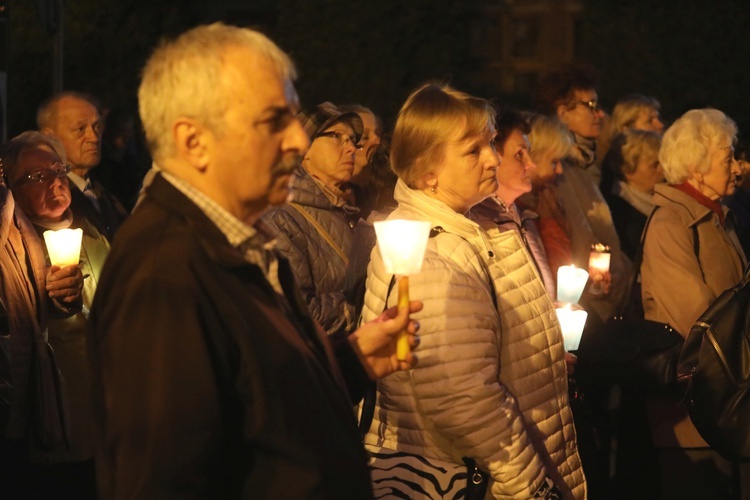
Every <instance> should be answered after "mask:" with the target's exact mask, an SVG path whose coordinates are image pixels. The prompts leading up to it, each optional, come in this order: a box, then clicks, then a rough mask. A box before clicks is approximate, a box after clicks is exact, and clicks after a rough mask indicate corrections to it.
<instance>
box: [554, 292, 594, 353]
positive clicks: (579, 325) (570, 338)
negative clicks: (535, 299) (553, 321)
mask: <svg viewBox="0 0 750 500" xmlns="http://www.w3.org/2000/svg"><path fill="white" fill-rule="evenodd" d="M555 312H557V320H558V321H559V322H560V329H561V330H562V335H563V345H564V346H565V350H566V351H575V350H576V349H578V344H580V342H581V335H582V334H583V327H584V326H585V325H586V317H587V316H588V313H587V312H586V311H584V310H583V309H578V308H575V309H574V308H572V307H571V306H570V304H567V305H566V306H565V307H560V308H557V309H555Z"/></svg>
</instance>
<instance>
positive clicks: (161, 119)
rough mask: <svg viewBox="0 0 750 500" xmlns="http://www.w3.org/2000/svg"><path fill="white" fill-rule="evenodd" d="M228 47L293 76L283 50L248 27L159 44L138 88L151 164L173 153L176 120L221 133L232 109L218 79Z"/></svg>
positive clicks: (200, 30) (212, 29)
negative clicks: (195, 122)
mask: <svg viewBox="0 0 750 500" xmlns="http://www.w3.org/2000/svg"><path fill="white" fill-rule="evenodd" d="M231 48H247V49H250V50H252V51H253V52H255V53H256V54H258V55H259V56H260V57H262V58H264V59H267V60H268V61H269V62H270V63H271V64H272V66H273V67H274V68H275V70H276V71H277V72H278V74H279V75H280V76H281V77H282V78H283V79H284V80H287V81H293V80H294V79H295V78H296V76H297V75H296V71H295V68H294V64H293V63H292V61H291V59H290V58H289V56H288V55H286V53H284V51H282V50H281V49H280V48H279V47H278V46H277V45H276V44H275V43H273V42H272V41H271V40H270V39H269V38H268V37H266V36H265V35H263V34H262V33H259V32H257V31H254V30H251V29H248V28H239V27H237V26H228V25H226V24H223V23H214V24H210V25H204V26H198V27H196V28H193V29H191V30H189V31H186V32H185V33H183V34H182V35H180V36H179V37H177V38H176V39H175V40H172V41H166V42H162V43H161V44H160V45H159V47H157V49H156V50H155V51H154V53H153V54H152V55H151V57H150V58H149V60H148V62H147V63H146V66H145V68H144V69H143V77H142V79H141V85H140V87H139V89H138V108H139V112H140V116H141V121H142V123H143V128H144V130H145V132H146V140H147V142H148V146H149V149H150V150H151V154H152V156H153V157H154V159H155V160H157V161H159V160H160V159H162V158H165V157H168V156H170V155H172V154H174V144H173V141H172V126H173V124H174V122H175V121H176V120H177V119H178V118H180V117H188V118H193V119H196V120H199V121H200V122H201V123H203V124H204V125H205V126H206V127H208V128H209V129H210V130H211V131H212V132H214V133H216V134H218V135H221V134H222V133H223V118H222V117H223V116H224V113H226V111H227V109H228V108H229V106H230V105H231V102H230V96H231V94H230V92H229V90H230V89H227V88H225V85H224V84H223V79H222V75H223V71H224V69H225V68H224V56H225V55H226V52H227V50H228V49H231Z"/></svg>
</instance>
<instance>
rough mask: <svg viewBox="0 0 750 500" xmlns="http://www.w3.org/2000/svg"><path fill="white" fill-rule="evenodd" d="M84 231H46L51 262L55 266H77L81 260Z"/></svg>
mask: <svg viewBox="0 0 750 500" xmlns="http://www.w3.org/2000/svg"><path fill="white" fill-rule="evenodd" d="M82 237H83V230H82V229H59V230H57V231H51V230H50V231H45V232H44V242H45V243H46V244H47V252H48V253H49V260H50V263H51V264H52V265H53V266H60V267H64V266H77V265H78V261H79V260H80V259H81V238H82Z"/></svg>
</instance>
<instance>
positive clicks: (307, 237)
mask: <svg viewBox="0 0 750 500" xmlns="http://www.w3.org/2000/svg"><path fill="white" fill-rule="evenodd" d="M292 195H293V200H294V204H295V205H296V207H295V206H290V204H286V205H282V206H280V207H278V208H274V209H272V210H270V211H269V212H268V213H267V214H266V215H265V216H264V220H265V221H266V222H268V223H269V224H270V225H271V226H272V227H274V229H276V231H277V233H278V234H277V240H276V241H277V243H276V248H278V250H279V252H281V254H282V255H284V256H285V257H286V258H287V259H289V264H290V265H291V266H292V270H293V271H294V276H295V277H296V278H297V283H298V284H299V287H300V290H302V294H303V295H304V296H305V299H306V300H307V305H308V307H309V308H310V313H311V314H312V317H313V318H315V319H316V320H317V321H318V323H320V324H321V326H322V327H323V329H324V330H325V331H326V332H327V333H328V334H329V335H330V334H333V333H336V332H342V331H348V330H350V329H351V328H352V326H353V324H354V308H353V307H352V306H351V305H349V304H348V303H347V301H346V297H345V296H344V292H343V289H344V278H345V275H346V268H347V264H348V256H349V254H350V252H351V248H352V233H353V227H354V225H355V223H356V221H357V219H358V218H359V216H358V211H357V209H356V208H355V207H352V206H349V205H344V206H343V207H336V206H334V205H333V204H332V203H331V202H330V200H329V199H328V198H327V197H326V195H325V194H324V193H323V190H322V189H321V188H320V186H319V185H318V184H317V183H316V182H315V181H314V180H313V178H312V177H310V174H308V173H307V172H306V171H305V170H304V169H302V168H299V169H298V170H297V171H296V172H295V176H294V180H293V183H292ZM299 210H304V211H305V212H306V213H308V214H309V215H310V216H311V217H312V218H313V219H315V221H316V222H317V223H318V224H320V226H322V227H323V229H325V231H326V232H327V233H328V235H330V237H331V239H332V240H333V241H334V242H335V244H336V245H337V247H338V249H339V250H340V251H341V252H342V253H343V255H344V256H346V257H347V261H345V260H344V259H342V257H341V256H340V255H339V252H337V251H336V250H335V249H334V248H333V247H332V246H331V245H330V244H329V243H328V242H327V241H326V240H325V238H324V237H323V236H322V235H321V233H320V231H319V230H318V229H317V228H316V227H315V226H314V225H313V224H311V223H310V221H308V220H307V219H306V218H305V217H304V216H303V214H301V213H300V212H299Z"/></svg>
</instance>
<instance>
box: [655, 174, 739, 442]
mask: <svg viewBox="0 0 750 500" xmlns="http://www.w3.org/2000/svg"><path fill="white" fill-rule="evenodd" d="M653 200H654V203H655V204H656V206H657V207H659V208H658V209H657V211H656V212H655V213H654V215H653V218H652V220H651V224H650V226H649V228H648V230H647V235H646V241H645V244H644V249H643V262H642V264H641V279H642V298H643V307H644V311H645V315H646V319H650V320H654V321H660V322H663V323H669V324H670V325H672V327H673V328H674V329H675V330H677V331H678V332H680V334H681V335H682V336H683V337H686V336H687V334H688V333H689V332H690V328H691V327H692V325H693V323H694V322H695V320H696V319H698V317H699V316H700V315H701V314H702V313H703V311H705V310H706V308H708V306H709V305H710V304H711V303H712V302H713V301H714V300H715V299H716V297H718V296H719V294H721V293H722V292H723V291H724V290H726V289H727V288H729V287H731V286H733V285H735V284H736V283H737V282H738V281H739V280H740V279H741V278H742V276H743V269H744V266H745V263H746V260H745V255H744V253H743V252H742V249H741V247H740V244H739V241H738V240H737V236H736V234H735V233H734V229H733V227H732V224H731V215H730V216H727V217H725V224H724V226H722V225H721V223H720V222H719V216H718V215H717V214H715V213H714V212H712V211H711V210H710V209H709V208H707V207H705V206H704V205H701V204H700V203H698V201H696V200H695V199H694V198H692V197H691V196H689V195H687V194H686V193H684V192H682V191H680V190H678V189H676V188H673V187H670V186H667V185H663V184H662V185H657V186H656V192H655V194H654V198H653ZM724 210H725V212H728V210H727V209H726V208H725V209H724ZM692 228H695V230H697V234H698V240H699V241H698V245H697V246H696V245H694V241H693V234H694V230H693V229H692ZM696 247H697V249H698V255H696V253H695V251H696ZM651 406H652V408H651V411H650V416H651V426H652V431H653V434H654V440H655V442H656V445H657V446H660V447H665V446H680V447H696V446H698V447H706V446H708V445H707V444H706V443H705V441H704V440H703V439H702V438H701V437H700V436H699V435H698V433H697V431H696V430H695V427H694V426H693V425H692V422H690V419H689V417H688V415H687V411H686V409H685V408H684V407H682V406H680V403H679V402H671V401H669V402H665V401H659V402H658V404H656V403H655V404H653V405H651Z"/></svg>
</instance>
